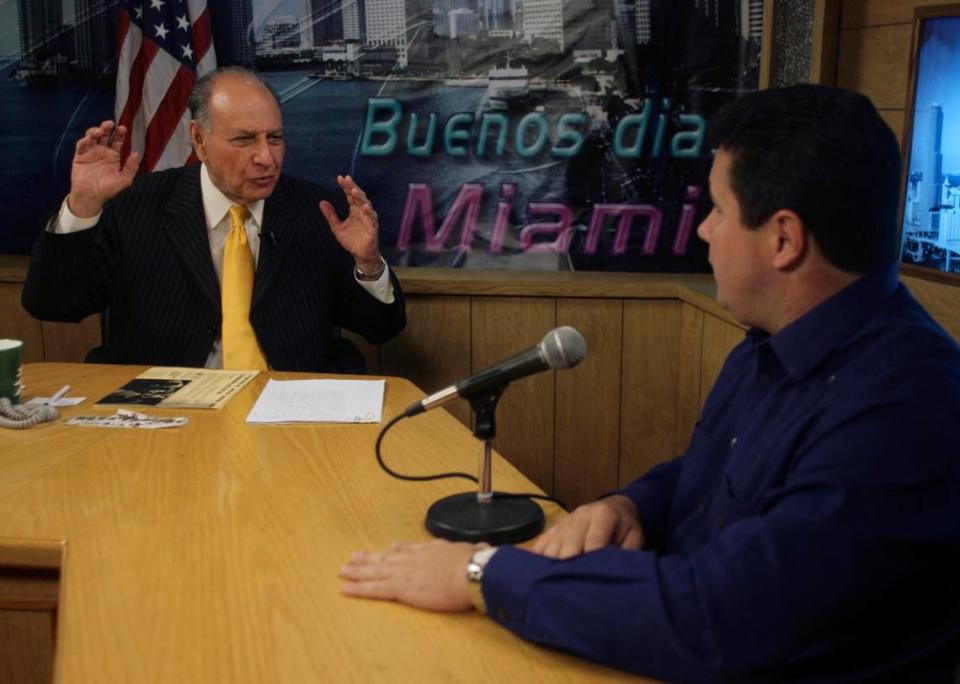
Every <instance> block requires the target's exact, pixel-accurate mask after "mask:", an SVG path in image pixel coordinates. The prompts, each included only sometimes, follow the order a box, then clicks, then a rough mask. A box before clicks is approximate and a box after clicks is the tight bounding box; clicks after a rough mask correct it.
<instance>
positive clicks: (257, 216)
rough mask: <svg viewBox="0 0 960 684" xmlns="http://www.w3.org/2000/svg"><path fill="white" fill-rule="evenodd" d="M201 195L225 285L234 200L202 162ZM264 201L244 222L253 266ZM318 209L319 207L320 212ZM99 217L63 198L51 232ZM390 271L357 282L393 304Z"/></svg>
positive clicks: (216, 353)
mask: <svg viewBox="0 0 960 684" xmlns="http://www.w3.org/2000/svg"><path fill="white" fill-rule="evenodd" d="M200 195H201V198H202V200H203V213H204V216H205V217H206V221H207V236H208V238H209V241H210V257H211V258H212V259H213V269H214V270H215V271H216V273H217V281H218V282H220V283H221V284H222V283H223V246H224V244H225V243H226V241H227V234H228V233H229V232H230V207H232V206H233V205H234V204H235V202H233V201H232V200H230V199H229V198H228V197H227V196H226V195H224V194H223V193H222V192H220V189H219V188H218V187H217V186H216V185H214V184H213V181H212V180H210V173H209V172H208V171H207V165H206V164H201V165H200ZM263 203H264V200H257V201H256V202H253V203H252V204H248V205H247V210H248V211H249V212H250V216H249V217H248V218H247V221H246V224H245V225H244V228H246V231H247V242H248V243H249V244H250V251H251V252H252V253H253V263H254V266H256V265H257V264H258V263H259V262H260V227H261V226H262V225H263ZM319 211H320V209H319V207H318V208H317V212H319ZM101 213H102V212H101ZM99 220H100V214H97V215H96V216H93V217H91V218H80V217H79V216H75V215H74V214H73V212H71V211H70V208H69V207H68V206H67V200H66V199H64V200H63V204H62V205H61V207H60V214H59V215H58V216H57V220H56V221H55V222H54V223H53V226H52V232H54V233H75V232H78V231H81V230H86V229H88V228H92V227H93V226H95V225H97V222H98V221H99ZM389 271H390V267H389V266H388V267H387V268H385V269H384V271H383V275H381V276H380V278H379V279H377V280H374V281H366V280H359V279H358V280H357V282H358V283H359V284H360V286H361V287H362V288H363V289H365V290H366V291H367V292H369V293H370V294H371V295H372V296H373V297H375V298H377V299H378V300H380V301H381V302H383V303H384V304H391V303H393V282H392V281H391V280H390V274H389ZM206 367H207V368H223V344H222V342H221V341H220V338H219V337H218V338H217V339H216V340H215V341H214V343H213V349H211V350H210V355H209V356H208V357H207V363H206Z"/></svg>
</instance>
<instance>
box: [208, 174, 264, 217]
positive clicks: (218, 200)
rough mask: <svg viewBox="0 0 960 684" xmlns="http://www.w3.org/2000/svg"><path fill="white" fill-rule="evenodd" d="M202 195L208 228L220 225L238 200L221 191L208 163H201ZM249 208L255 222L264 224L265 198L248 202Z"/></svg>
mask: <svg viewBox="0 0 960 684" xmlns="http://www.w3.org/2000/svg"><path fill="white" fill-rule="evenodd" d="M200 195H201V196H202V198H203V213H204V215H205V216H206V219H207V230H213V229H214V228H216V227H217V226H218V225H220V222H221V221H223V217H224V216H226V215H227V212H228V211H229V210H230V207H232V206H233V205H234V204H236V202H234V201H233V200H231V199H230V198H229V197H227V196H226V195H224V194H223V193H222V192H221V191H220V188H218V187H217V186H216V185H214V184H213V181H212V180H211V179H210V172H209V171H207V165H206V164H201V165H200ZM247 209H248V210H249V211H250V216H252V217H253V220H254V223H255V224H256V225H257V226H262V225H263V200H257V201H256V202H253V203H252V204H248V205H247Z"/></svg>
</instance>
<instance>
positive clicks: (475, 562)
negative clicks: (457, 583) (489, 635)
mask: <svg viewBox="0 0 960 684" xmlns="http://www.w3.org/2000/svg"><path fill="white" fill-rule="evenodd" d="M496 552H497V547H496V546H485V547H483V548H482V549H477V550H476V551H474V552H473V555H472V556H470V562H469V563H467V584H468V585H469V588H470V600H471V601H473V605H474V607H475V608H476V609H477V610H479V611H480V612H481V613H486V612H487V604H486V601H484V599H483V584H482V582H483V571H484V569H485V568H486V567H487V563H488V562H489V561H490V557H491V556H492V555H493V554H494V553H496Z"/></svg>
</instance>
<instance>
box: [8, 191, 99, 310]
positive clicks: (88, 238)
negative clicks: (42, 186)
mask: <svg viewBox="0 0 960 684" xmlns="http://www.w3.org/2000/svg"><path fill="white" fill-rule="evenodd" d="M112 213H113V212H112V209H111V208H110V205H109V204H108V205H107V207H105V208H104V212H103V214H102V215H101V216H100V221H99V222H98V223H97V225H95V226H93V227H92V228H88V229H85V230H81V231H77V232H74V233H66V234H58V233H52V232H49V231H48V230H46V229H44V230H43V231H42V232H41V233H40V237H39V238H38V239H37V242H36V243H35V245H34V247H33V252H32V253H31V256H30V267H29V270H28V271H27V279H26V282H25V283H24V287H23V295H22V303H23V308H24V309H26V310H27V311H28V312H29V313H30V314H31V315H33V316H34V317H35V318H39V319H41V320H47V321H67V322H77V321H80V320H83V319H84V318H86V317H87V316H89V315H91V314H95V313H100V312H102V311H103V310H104V309H105V308H106V307H107V304H108V300H109V293H110V282H111V276H112V273H113V271H114V269H115V268H116V259H115V257H114V254H115V251H114V249H113V240H112V234H113V231H112V230H110V226H111V224H112V220H113V215H112ZM53 220H56V217H54V219H53ZM48 225H49V224H48Z"/></svg>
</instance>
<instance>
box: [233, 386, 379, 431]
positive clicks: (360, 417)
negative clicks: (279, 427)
mask: <svg viewBox="0 0 960 684" xmlns="http://www.w3.org/2000/svg"><path fill="white" fill-rule="evenodd" d="M384 386H385V381H383V380H268V381H267V386H266V387H264V388H263V392H261V393H260V396H259V397H258V398H257V403H256V404H254V405H253V409H252V410H251V411H250V415H248V416H247V422H248V423H303V422H307V423H379V422H380V419H381V416H382V415H383V390H384Z"/></svg>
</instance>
